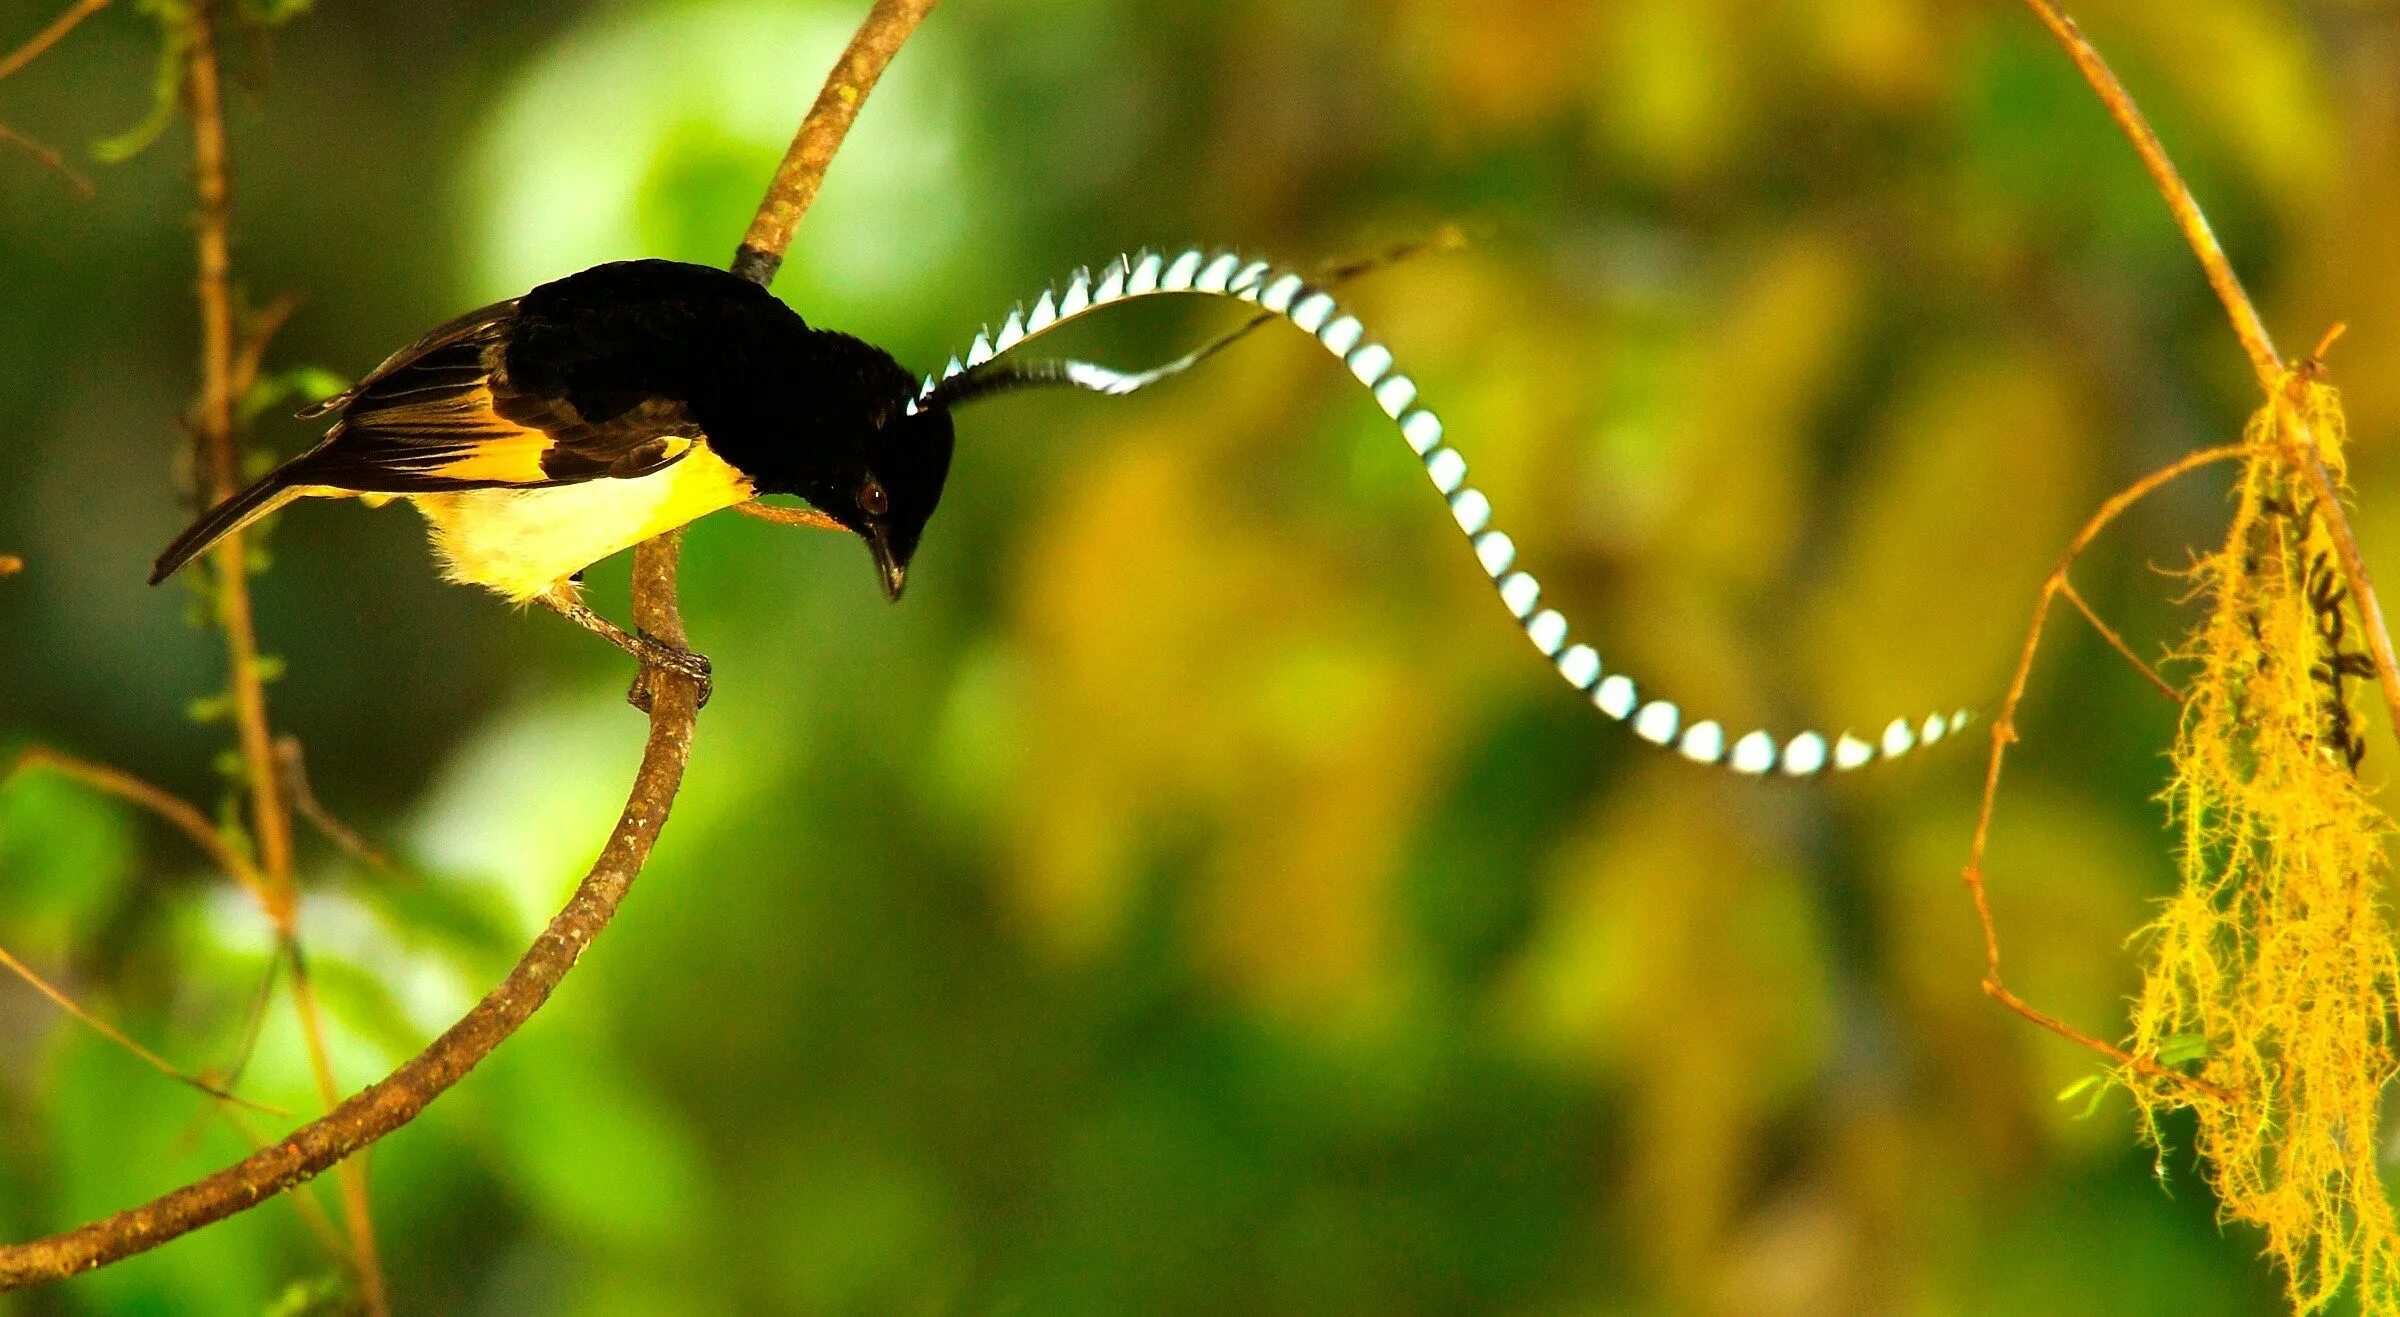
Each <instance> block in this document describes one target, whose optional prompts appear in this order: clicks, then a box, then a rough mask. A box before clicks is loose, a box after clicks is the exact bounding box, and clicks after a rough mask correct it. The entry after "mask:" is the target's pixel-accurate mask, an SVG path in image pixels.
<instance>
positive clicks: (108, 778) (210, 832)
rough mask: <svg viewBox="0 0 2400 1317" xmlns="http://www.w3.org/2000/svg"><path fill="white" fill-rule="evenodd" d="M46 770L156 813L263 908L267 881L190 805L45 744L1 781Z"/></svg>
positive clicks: (21, 756) (22, 755) (25, 754)
mask: <svg viewBox="0 0 2400 1317" xmlns="http://www.w3.org/2000/svg"><path fill="white" fill-rule="evenodd" d="M34 769H46V770H48V771H50V772H53V773H56V774H58V775H59V776H60V777H63V778H66V779H68V780H69V781H72V782H80V783H82V784H83V785H84V786H87V787H90V788H91V789H92V790H94V791H99V792H103V793H105V794H107V795H111V796H115V797H116V798H118V799H119V800H123V801H126V802H128V803H130V804H134V805H139V806H140V807H142V808H143V809H146V810H148V811H150V812H151V813H152V814H155V815H157V816H158V817H159V818H160V819H162V820H164V821H165V822H167V823H168V824H170V825H171V826H173V827H174V829H175V830H176V831H178V832H180V833H182V834H183V835H184V836H186V837H188V838H190V839H191V842H192V844H193V845H195V846H197V847H199V848H200V850H201V852H202V853H203V854H205V855H207V856H208V858H209V859H210V860H212V861H214V862H215V864H216V865H217V867H218V868H220V869H223V870H224V871H225V874H226V876H227V877H229V878H231V879H233V880H234V881H235V882H236V883H239V884H240V885H241V887H242V890H244V891H246V892H248V893H249V894H250V895H251V897H252V898H253V899H254V900H257V901H259V902H261V903H262V904H263V903H264V902H265V901H266V899H267V880H266V878H265V876H263V875H262V874H260V873H259V871H258V866H257V865H255V864H252V863H251V862H250V857H248V856H246V855H244V854H242V853H241V852H240V851H239V850H236V849H235V848H234V846H233V844H232V843H231V842H228V841H227V840H225V834H224V833H223V832H220V831H218V829H217V825H216V824H214V823H211V822H209V820H208V816H207V815H205V814H202V813H201V812H200V810H199V809H198V808H197V807H196V806H194V805H192V804H191V803H190V802H189V801H186V800H184V799H182V798H181V797H178V796H175V795H172V794H170V793H168V792H167V791H165V790H162V789H160V788H158V787H155V786H152V785H151V784H150V783H148V782H144V781H143V780H142V779H140V778H138V777H135V776H134V775H133V774H131V773H128V772H126V771H124V770H123V769H120V768H111V767H109V766H108V765H106V764H99V763H94V762H92V761H91V760H89V759H79V758H77V757H76V756H74V755H70V754H65V753H62V752H60V751H57V750H53V749H51V748H49V747H48V746H41V745H36V746H28V747H26V748H25V749H24V750H22V751H20V752H19V753H18V755H17V759H16V762H15V763H14V764H11V765H10V766H9V769H8V771H7V772H6V773H4V774H0V781H6V780H7V779H8V778H11V777H14V776H16V775H17V774H19V773H23V772H29V771H32V770H34Z"/></svg>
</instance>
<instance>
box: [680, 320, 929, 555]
mask: <svg viewBox="0 0 2400 1317" xmlns="http://www.w3.org/2000/svg"><path fill="white" fill-rule="evenodd" d="M801 358H802V359H801V360H800V361H799V362H798V363H797V364H796V369H794V370H793V371H792V372H791V375H790V377H789V383H788V385H786V386H784V387H783V388H780V389H778V390H777V393H778V397H777V399H776V400H775V412H776V416H775V417H774V419H773V420H772V421H770V422H769V425H770V426H772V428H773V429H775V430H777V431H780V432H781V435H782V437H781V438H780V439H779V440H777V441H775V442H771V443H751V444H738V445H736V447H737V448H738V449H739V450H740V451H723V450H724V449H725V448H726V445H725V444H724V443H722V442H721V441H718V440H717V438H716V432H715V431H713V430H712V431H711V432H710V433H711V438H712V442H716V443H717V445H718V447H719V449H720V451H721V452H722V455H723V456H724V457H725V459H726V460H727V461H729V462H732V463H733V464H734V465H735V466H736V467H739V468H740V469H741V470H742V472H743V474H745V475H747V476H748V477H750V480H751V482H752V484H753V485H754V486H755V487H756V488H757V491H758V492H759V493H761V494H792V495H797V496H799V497H800V498H802V499H805V500H806V501H807V502H808V503H809V505H810V506H812V507H814V508H815V509H816V510H817V511H818V512H820V513H823V514H824V515H825V516H826V517H828V518H830V519H832V520H833V521H835V522H838V523H839V524H840V525H841V526H842V527H843V528H845V529H847V530H849V531H851V532H852V533H853V534H855V535H857V536H858V537H859V538H860V539H862V540H864V541H866V544H867V549H868V551H869V552H870V553H872V554H873V555H874V556H875V569H876V574H877V576H878V578H879V579H880V580H881V582H882V584H883V592H884V594H885V595H886V596H888V597H890V598H891V599H894V600H897V599H899V598H900V590H901V587H902V586H903V585H905V584H906V583H907V580H908V565H909V562H910V561H911V560H912V559H914V558H915V557H916V553H917V542H918V540H920V539H921V538H922V537H923V536H924V534H925V523H926V522H928V521H930V520H931V519H932V518H933V510H934V509H935V508H936V507H938V506H940V504H941V501H942V484H943V482H944V481H945V480H946V479H947V478H948V477H949V474H950V452H951V448H952V446H953V442H954V436H953V433H952V430H951V425H950V411H949V409H948V408H947V407H933V408H928V409H925V410H918V411H912V410H911V409H910V406H909V404H910V403H912V402H913V401H915V399H916V396H917V392H918V383H917V380H916V378H915V377H914V376H912V375H910V374H909V373H908V371H906V370H905V369H903V368H902V367H901V365H900V363H899V362H897V361H894V360H893V359H892V357H891V355H890V354H889V353H886V352H885V351H883V350H882V349H881V348H878V347H875V346H874V345H872V344H869V343H865V342H862V341H860V340H858V339H855V338H852V337H850V336H849V335H846V334H835V333H829V332H826V331H822V330H816V331H811V332H810V333H809V334H808V336H807V340H806V342H805V344H804V346H803V350H802V353H801ZM795 419H796V420H797V421H798V423H799V427H800V428H799V432H798V433H797V434H793V433H791V428H792V425H793V422H794V420H795ZM744 428H745V429H750V428H751V427H744ZM753 433H755V430H753Z"/></svg>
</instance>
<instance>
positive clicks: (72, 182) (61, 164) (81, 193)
mask: <svg viewBox="0 0 2400 1317" xmlns="http://www.w3.org/2000/svg"><path fill="white" fill-rule="evenodd" d="M0 145H5V146H13V147H15V148H17V149H18V150H19V151H22V152H24V153H25V154H27V155H29V156H32V157H33V158H34V159H35V160H36V161H38V162H39V163H40V164H41V165H42V166H43V167H45V168H47V169H48V170H49V171H50V172H51V173H53V174H56V175H58V176H59V177H60V178H62V179H65V180H66V183H67V187H68V188H69V189H71V190H72V191H73V192H74V193H75V195H76V197H78V198H79V199H81V200H84V201H89V200H91V199H92V198H93V197H94V196H96V195H98V194H99V191H100V190H99V189H98V188H96V187H93V186H92V180H90V179H88V178H85V177H84V176H83V175H82V174H79V173H77V172H75V169H74V167H73V166H71V165H69V164H68V163H67V158H66V157H65V156H63V155H60V154H59V153H58V148H56V147H54V146H51V145H50V144H49V143H47V142H40V141H36V140H34V139H33V138H31V137H28V136H26V135H25V134H23V133H20V132H18V131H17V130H16V129H14V128H11V127H9V126H8V125H7V124H4V123H0Z"/></svg>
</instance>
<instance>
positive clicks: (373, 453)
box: [291, 301, 700, 494]
mask: <svg viewBox="0 0 2400 1317" xmlns="http://www.w3.org/2000/svg"><path fill="white" fill-rule="evenodd" d="M517 324H518V304H517V303H516V302H515V301H508V302H499V303H495V304H493V305H491V306H488V307H485V308H483V309H482V310H479V311H475V312H471V313H469V314H467V315H464V316H461V317H459V318H458V319H456V320H453V321H451V322H449V323H448V324H446V325H442V326H441V327H439V328H437V329H435V330H434V331H433V332H432V333H430V334H427V335H426V336H425V337H424V338H421V339H419V340H417V341H416V342H415V343H412V344H410V345H409V346H408V347H406V348H403V349H401V350H400V351H399V352H397V353H395V354H393V355H392V357H391V358H390V359H389V360H387V361H385V362H384V363H383V364H382V365H380V366H378V367H376V368H375V370H374V371H373V373H371V374H369V375H368V376H367V377H366V378H365V379H363V380H361V381H359V383H358V384H357V385H356V386H355V387H353V388H352V389H350V390H349V391H348V392H347V393H344V394H342V395H341V396H339V397H337V398H333V399H329V400H328V401H326V402H324V403H321V404H319V405H318V406H317V407H316V408H312V409H311V413H310V414H316V415H322V414H325V413H326V412H336V411H338V412H339V413H340V415H341V420H340V421H339V422H338V423H337V424H336V425H335V426H334V428H333V430H332V432H331V433H330V434H328V435H327V436H326V439H325V442H324V443H322V444H320V445H318V446H317V447H316V448H315V449H313V450H311V451H310V452H309V453H308V454H307V455H306V456H305V457H303V458H301V459H299V460H298V461H296V462H295V463H294V464H293V466H294V467H295V468H298V469H295V470H293V471H292V472H291V476H292V483H294V484H310V485H323V486H330V487H332V488H335V489H346V490H356V491H359V492H363V493H389V494H416V493H431V492H437V491H445V490H463V489H489V488H496V487H510V486H514V487H539V486H547V485H568V484H577V483H580V482H582V481H586V480H597V479H602V478H616V479H629V478H631V477H634V476H640V475H647V474H649V473H650V472H652V471H656V470H658V469H659V468H661V467H664V466H667V465H669V464H670V463H673V462H674V461H676V460H677V459H679V458H681V457H682V456H683V455H684V454H685V453H686V452H688V451H690V449H691V446H692V441H693V440H695V439H697V438H699V437H700V428H699V426H698V425H697V424H695V423H694V422H693V420H692V418H691V415H690V413H689V411H688V409H687V408H686V407H685V406H684V404H683V403H682V402H680V401H678V400H676V399H673V398H669V397H665V396H661V395H654V394H640V393H636V394H632V395H620V396H618V397H615V398H611V399H609V400H608V401H607V403H606V410H607V413H608V414H605V415H587V414H586V410H585V409H586V408H588V407H591V406H592V398H591V396H589V395H588V392H587V395H586V396H583V397H582V399H581V401H583V403H584V407H578V406H577V400H575V399H570V398H569V397H567V396H565V393H564V391H563V390H557V389H545V388H542V387H537V386H535V385H534V384H532V383H531V382H527V381H520V380H517V379H515V378H513V377H512V376H511V373H510V371H509V369H508V348H509V343H510V335H511V331H512V329H514V328H515V327H516V326H517Z"/></svg>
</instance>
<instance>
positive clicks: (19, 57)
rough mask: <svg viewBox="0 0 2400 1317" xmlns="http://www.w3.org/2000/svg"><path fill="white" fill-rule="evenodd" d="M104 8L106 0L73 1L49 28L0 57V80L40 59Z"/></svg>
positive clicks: (51, 22) (106, 6) (52, 21)
mask: <svg viewBox="0 0 2400 1317" xmlns="http://www.w3.org/2000/svg"><path fill="white" fill-rule="evenodd" d="M106 8H108V0H75V3H74V4H72V5H69V6H68V7H67V12H65V13H63V14H60V15H59V16H58V17H57V18H54V19H52V20H51V21H50V26H48V27H46V28H43V29H42V30H41V31H39V32H36V33H34V34H33V36H32V37H31V39H29V40H27V41H26V43H25V44H24V45H22V46H19V47H17V48H16V49H15V50H12V51H10V52H9V53H8V54H6V55H0V78H6V77H8V76H9V75H10V74H12V73H15V72H16V71H17V70H18V69H21V68H24V67H25V66H26V65H28V64H31V63H32V62H34V61H35V60H37V59H40V58H41V57H42V52H43V51H46V50H48V49H50V48H51V47H52V46H55V45H57V44H58V43H59V42H60V41H63V40H65V39H66V35H67V34H68V33H69V32H72V31H74V30H75V28H76V25H77V24H80V23H81V22H83V20H85V19H87V18H90V17H91V16H92V15H94V14H97V13H99V12H100V11H101V10H103V9H106Z"/></svg>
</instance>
